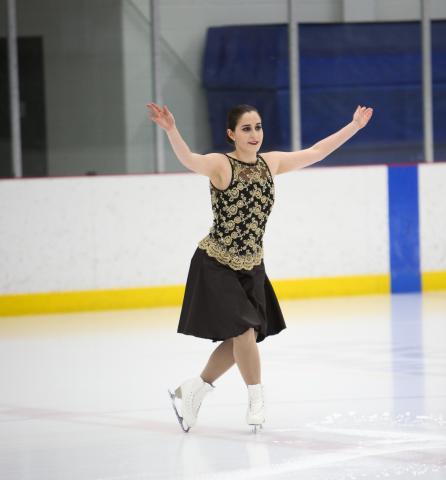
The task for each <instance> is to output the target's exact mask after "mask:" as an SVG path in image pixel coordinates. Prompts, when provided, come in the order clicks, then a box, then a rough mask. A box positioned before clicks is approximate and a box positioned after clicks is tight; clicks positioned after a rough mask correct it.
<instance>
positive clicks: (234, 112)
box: [226, 103, 260, 145]
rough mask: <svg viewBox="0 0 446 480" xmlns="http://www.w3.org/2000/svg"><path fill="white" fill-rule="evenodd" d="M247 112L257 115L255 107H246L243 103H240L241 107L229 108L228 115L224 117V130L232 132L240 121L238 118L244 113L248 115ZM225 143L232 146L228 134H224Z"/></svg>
mask: <svg viewBox="0 0 446 480" xmlns="http://www.w3.org/2000/svg"><path fill="white" fill-rule="evenodd" d="M248 112H257V113H259V112H258V110H257V108H256V107H253V106H252V105H246V104H245V103H242V104H241V105H237V106H235V107H233V108H231V110H229V112H228V115H227V117H226V128H227V129H228V128H229V129H230V130H232V131H234V130H235V127H236V126H237V123H238V121H239V120H240V117H241V116H242V115H243V114H244V113H248ZM259 115H260V114H259ZM226 141H227V142H228V143H230V144H231V145H234V141H233V140H232V138H231V137H230V136H229V135H228V132H226Z"/></svg>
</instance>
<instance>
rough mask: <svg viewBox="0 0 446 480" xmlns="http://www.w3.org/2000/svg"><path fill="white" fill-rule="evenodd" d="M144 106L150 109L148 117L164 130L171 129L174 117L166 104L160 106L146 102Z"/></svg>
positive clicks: (173, 124)
mask: <svg viewBox="0 0 446 480" xmlns="http://www.w3.org/2000/svg"><path fill="white" fill-rule="evenodd" d="M146 107H147V108H148V109H149V111H150V115H151V116H150V118H151V119H152V120H153V121H154V122H155V123H156V124H157V125H159V126H160V127H161V128H163V129H164V130H166V131H168V130H171V129H172V128H173V127H174V126H175V118H174V116H173V115H172V113H171V112H170V111H169V110H168V108H167V107H166V106H164V107H163V108H161V107H160V106H159V105H157V104H156V103H148V104H147V105H146Z"/></svg>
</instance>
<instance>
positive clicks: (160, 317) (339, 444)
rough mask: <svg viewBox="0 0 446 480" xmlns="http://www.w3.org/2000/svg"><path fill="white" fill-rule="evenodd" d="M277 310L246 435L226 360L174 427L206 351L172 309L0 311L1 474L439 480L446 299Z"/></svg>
mask: <svg viewBox="0 0 446 480" xmlns="http://www.w3.org/2000/svg"><path fill="white" fill-rule="evenodd" d="M281 306H282V309H283V313H284V316H285V320H286V322H287V325H288V328H287V329H286V330H284V331H282V332H281V333H280V334H279V335H277V336H273V337H268V338H266V339H265V340H264V341H263V342H261V343H260V344H259V349H260V354H261V359H262V383H263V384H264V385H265V392H266V401H267V420H266V423H265V426H264V429H263V430H262V431H260V433H257V434H253V433H252V432H251V431H250V428H249V427H248V425H246V423H245V413H246V404H247V393H246V387H245V385H244V383H243V381H242V378H241V376H240V373H239V371H238V369H237V366H234V367H232V369H231V370H230V371H229V372H227V373H226V374H225V375H224V376H223V377H221V378H220V379H218V380H217V381H216V382H215V385H216V388H215V390H214V391H213V392H212V393H211V394H210V395H209V396H208V397H207V398H206V399H205V401H204V403H203V405H202V407H201V410H200V415H199V419H198V422H197V424H196V426H195V427H193V428H192V429H191V430H190V432H189V433H184V432H183V431H182V430H181V429H180V426H179V424H178V422H177V419H176V417H175V415H174V412H173V410H172V407H171V404H170V399H169V396H168V393H167V389H168V388H175V387H176V386H178V384H179V383H181V382H182V381H183V380H185V379H187V378H190V377H192V376H196V375H199V373H200V372H201V370H202V368H203V366H204V365H205V363H206V361H207V358H208V356H209V354H210V353H211V351H212V349H213V348H215V346H216V345H217V344H212V342H211V341H209V340H203V339H198V338H195V337H191V336H185V335H180V334H177V333H176V327H177V319H178V315H179V308H165V309H152V310H132V311H128V310H126V311H124V310H123V311H114V312H86V313H77V314H64V315H36V316H26V317H25V316H24V317H15V318H12V317H11V318H2V319H0V479H2V480H18V479H20V480H21V479H27V480H28V479H32V480H34V479H36V480H37V479H39V480H53V479H54V480H66V479H70V480H71V479H72V480H93V479H95V480H99V479H104V480H105V479H107V480H118V479H119V480H121V479H126V480H127V479H128V480H136V479H138V480H140V479H141V480H143V479H200V480H201V479H202V480H204V479H218V480H220V479H230V480H238V479H243V480H244V479H280V480H282V479H297V478H299V479H303V480H313V479H318V480H319V479H320V480H322V479H323V480H356V479H358V480H359V479H394V478H396V479H402V480H406V479H409V478H410V479H412V478H414V477H417V478H425V479H427V480H437V479H438V480H439V479H446V415H445V413H446V292H432V293H426V294H424V295H418V294H404V295H393V296H387V295H382V296H361V297H342V298H341V297H338V298H326V299H311V300H293V301H291V300H289V301H282V302H281Z"/></svg>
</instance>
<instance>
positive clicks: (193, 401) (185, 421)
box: [168, 377, 215, 433]
mask: <svg viewBox="0 0 446 480" xmlns="http://www.w3.org/2000/svg"><path fill="white" fill-rule="evenodd" d="M214 388H215V387H214V385H212V384H210V383H207V382H205V381H204V380H203V379H202V378H201V377H196V378H191V379H189V380H186V381H185V382H184V383H182V384H181V385H180V386H179V387H178V388H177V389H176V390H175V392H174V393H172V392H171V391H170V390H168V392H169V395H170V399H171V400H172V406H173V409H174V411H175V414H176V416H177V418H178V422H179V423H180V426H181V428H182V429H183V431H184V432H186V433H187V432H188V431H189V430H190V428H191V427H193V426H194V425H195V423H196V421H197V416H198V411H199V410H200V407H201V402H202V401H203V398H204V397H205V396H206V394H207V393H209V392H211V391H212V390H213V389H214ZM175 399H180V400H181V408H180V409H178V406H177V405H176V403H175ZM179 410H180V412H181V413H179Z"/></svg>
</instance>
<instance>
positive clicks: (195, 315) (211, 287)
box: [177, 155, 286, 342]
mask: <svg viewBox="0 0 446 480" xmlns="http://www.w3.org/2000/svg"><path fill="white" fill-rule="evenodd" d="M226 157H227V159H228V161H229V162H230V164H231V170H232V177H231V182H230V184H229V186H228V187H227V188H226V189H224V190H220V189H218V188H216V187H215V186H214V185H212V182H210V192H211V203H212V210H213V215H214V220H213V224H212V227H211V229H210V231H209V233H208V235H206V236H205V237H204V238H203V239H202V240H200V241H199V242H198V246H197V248H196V250H195V253H194V255H193V257H192V260H191V263H190V268H189V272H188V276H187V282H186V290H185V293H184V299H183V304H182V307H181V315H180V320H179V324H178V329H177V332H178V333H183V334H186V335H193V336H196V337H201V338H208V339H212V340H213V341H214V342H215V341H218V340H226V339H227V338H232V337H235V336H238V335H240V334H242V333H244V332H245V331H246V330H247V329H248V328H253V329H254V330H256V331H257V342H261V341H262V340H263V339H264V338H265V337H267V336H268V335H275V334H277V333H279V332H280V331H281V330H283V329H284V328H286V325H285V321H284V318H283V315H282V311H281V309H280V306H279V302H278V300H277V297H276V295H275V292H274V290H273V287H272V285H271V282H270V281H269V279H268V276H267V275H266V272H265V265H264V263H263V234H264V233H265V226H266V223H267V220H268V217H269V214H270V213H271V209H272V207H273V204H274V181H273V177H272V175H271V172H270V170H269V168H268V165H267V164H266V162H265V160H264V159H263V158H262V157H261V156H260V155H257V160H256V162H255V163H247V162H242V161H240V160H238V159H236V158H233V157H230V156H229V155H226Z"/></svg>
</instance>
